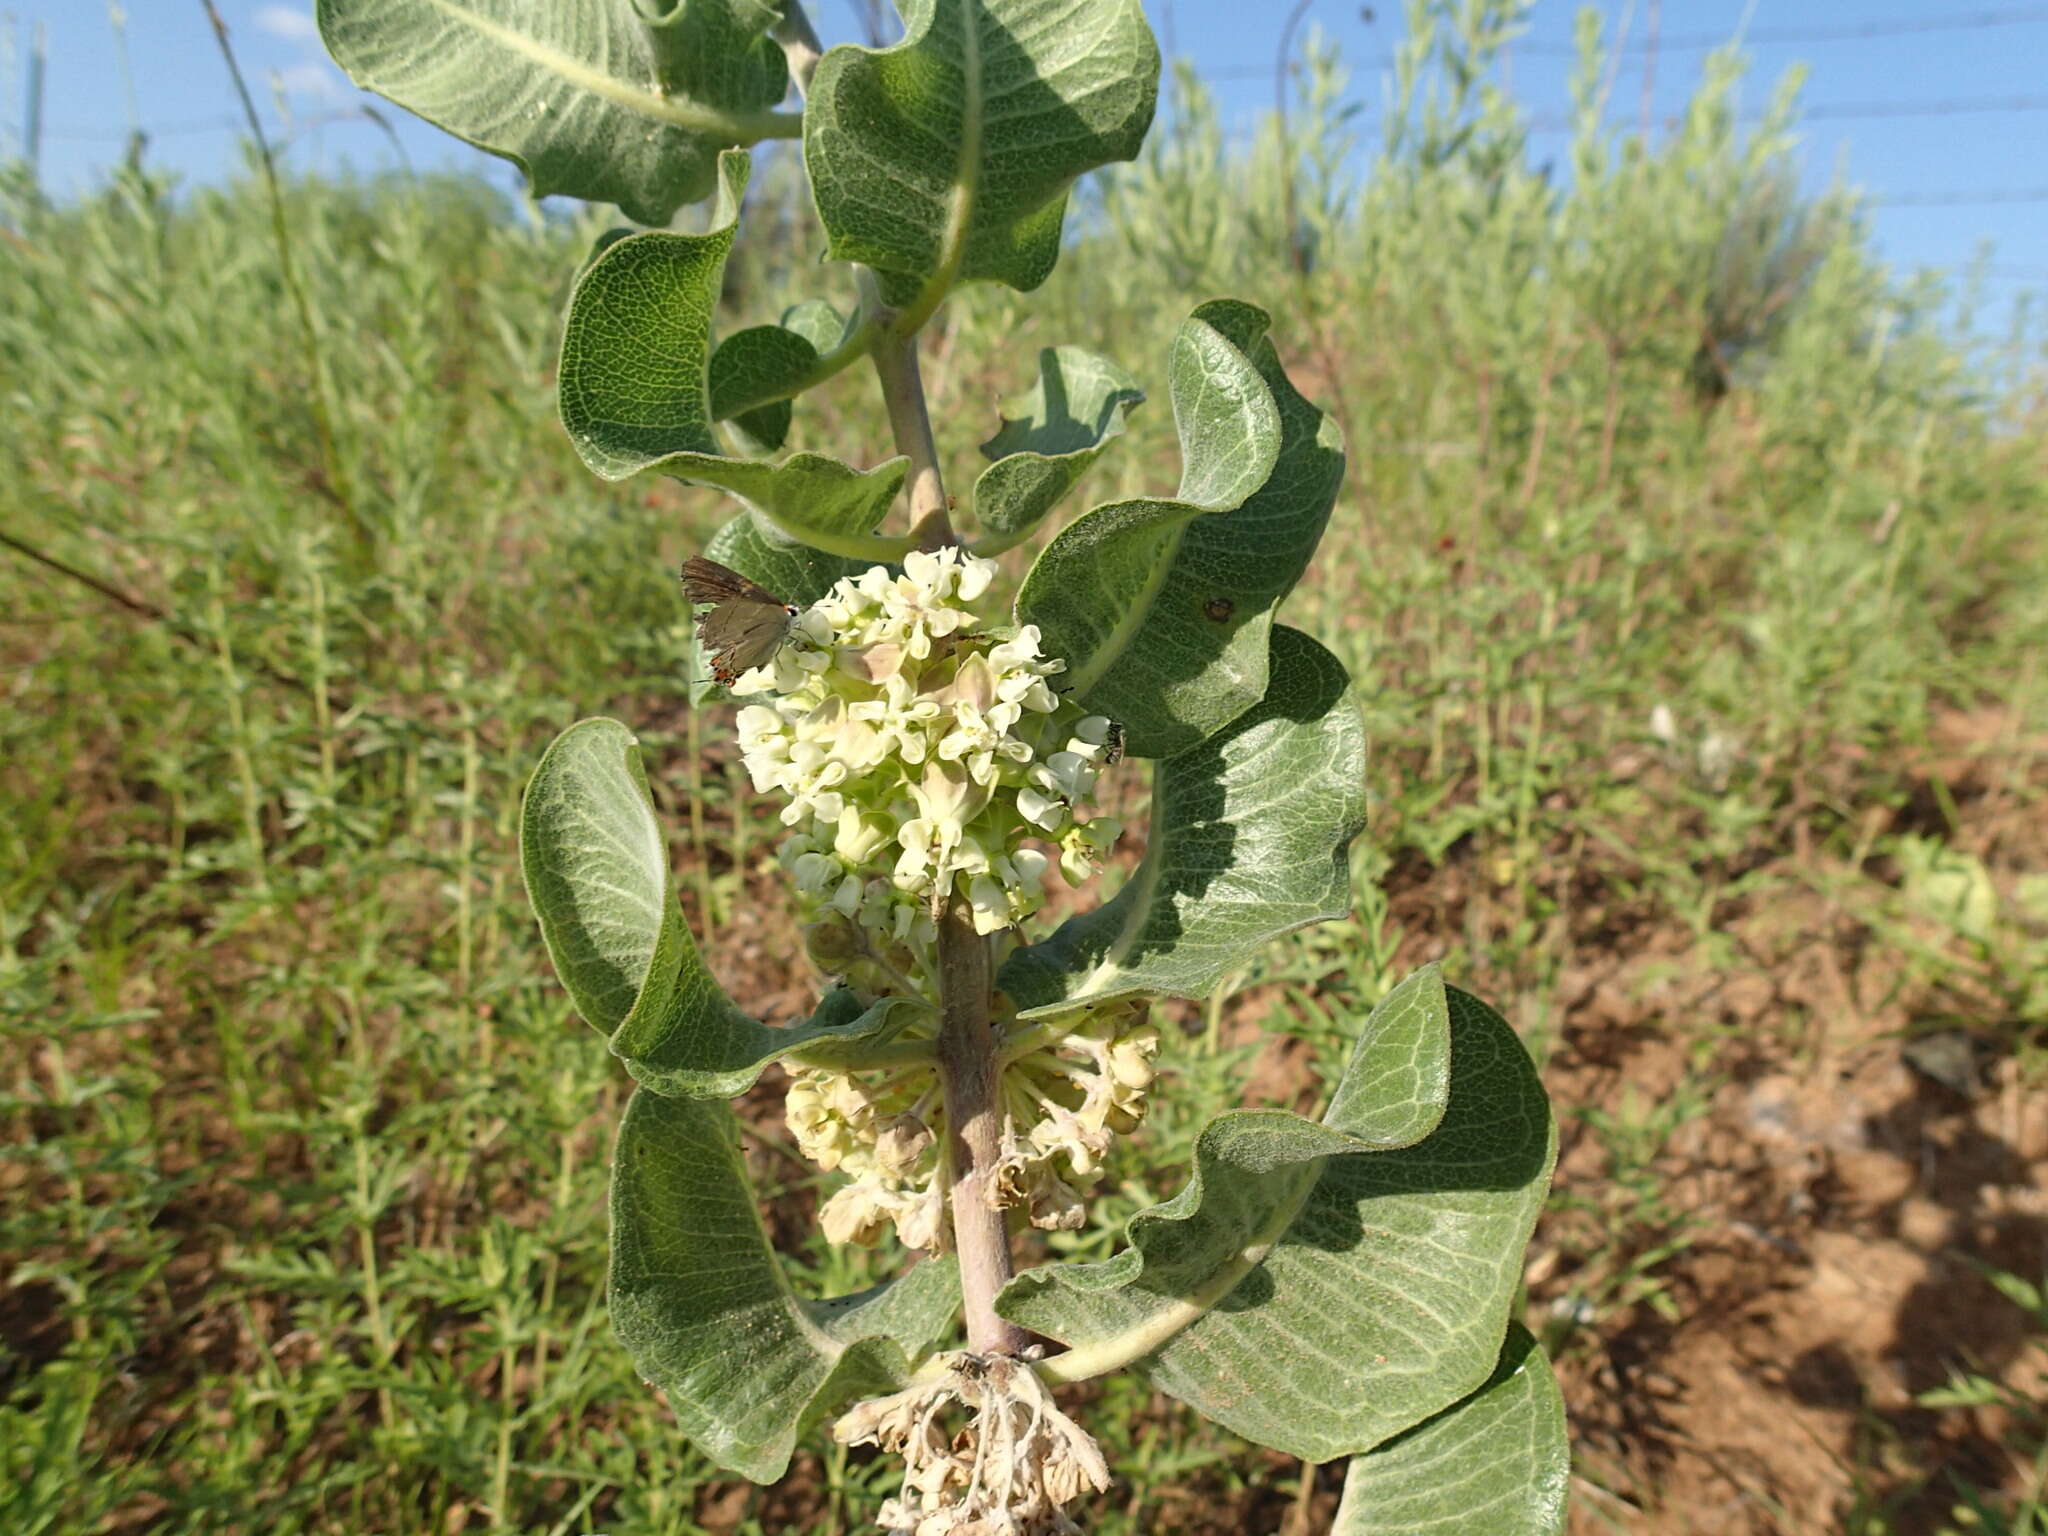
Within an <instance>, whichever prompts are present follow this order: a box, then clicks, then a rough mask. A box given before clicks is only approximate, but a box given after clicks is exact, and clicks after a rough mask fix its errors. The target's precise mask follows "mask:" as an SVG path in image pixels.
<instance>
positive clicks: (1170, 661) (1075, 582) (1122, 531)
mask: <svg viewBox="0 0 2048 1536" xmlns="http://www.w3.org/2000/svg"><path fill="white" fill-rule="evenodd" d="M1267 323H1268V317H1267V315H1266V313H1265V311H1263V310H1260V309H1256V308H1254V307H1253V306H1251V305H1249V304H1240V303H1236V302H1234V301H1231V300H1221V299H1219V300H1216V301H1214V302H1211V303H1208V304H1204V305H1202V306H1201V307H1200V308H1199V309H1197V310H1196V311H1195V314H1194V318H1193V319H1192V320H1191V321H1190V322H1189V325H1188V326H1187V327H1184V328H1183V334H1184V335H1185V334H1187V333H1188V331H1189V330H1190V329H1193V328H1196V327H1199V328H1201V329H1202V330H1205V331H1207V333H1208V334H1209V335H1210V336H1213V337H1215V338H1216V340H1217V342H1219V343H1221V345H1222V346H1224V347H1227V348H1228V349H1229V350H1230V351H1231V353H1233V354H1234V355H1236V356H1237V357H1239V358H1240V359H1243V360H1244V362H1243V366H1244V367H1245V368H1246V369H1255V370H1256V372H1257V374H1258V376H1259V377H1260V379H1261V380H1262V382H1263V384H1264V385H1265V386H1266V393H1267V396H1268V398H1269V399H1270V401H1271V402H1272V403H1273V404H1274V406H1275V416H1274V420H1275V421H1276V423H1277V426H1278V429H1279V435H1278V441H1277V442H1276V443H1274V444H1273V445H1272V446H1271V447H1269V448H1268V447H1264V446H1263V445H1262V451H1261V453H1260V454H1259V455H1258V456H1256V457H1253V456H1247V455H1246V454H1244V453H1243V452H1241V451H1239V449H1238V443H1237V440H1238V439H1239V438H1240V437H1241V435H1242V433H1243V426H1242V423H1241V421H1240V420H1239V419H1237V418H1235V417H1234V416H1233V414H1232V413H1231V412H1229V411H1227V410H1226V411H1224V412H1222V413H1220V415H1219V413H1215V412H1211V411H1204V410H1191V411H1187V412H1183V409H1182V406H1181V397H1182V393H1183V387H1184V386H1183V382H1182V368H1183V366H1184V365H1183V363H1182V360H1181V359H1180V357H1178V356H1176V359H1175V366H1174V373H1173V380H1174V386H1175V408H1174V420H1175V422H1176V424H1177V425H1178V426H1179V428H1180V434H1181V443H1182V450H1181V451H1182V454H1183V456H1184V457H1186V458H1187V459H1188V460H1189V462H1190V463H1191V464H1192V463H1195V462H1197V461H1199V462H1201V463H1202V464H1203V465H1205V466H1214V468H1215V470H1216V471H1217V472H1222V471H1226V470H1227V471H1228V472H1229V473H1230V474H1231V475H1232V476H1233V477H1234V478H1233V479H1231V480H1230V481H1228V482H1227V483H1223V484H1218V485H1216V486H1215V487H1213V488H1207V487H1205V493H1204V494H1199V495H1198V494H1195V493H1193V492H1191V491H1190V489H1189V486H1188V484H1187V483H1186V482H1185V481H1184V483H1183V486H1182V491H1181V498H1180V500H1179V501H1177V502H1160V501H1132V502H1112V503H1110V504H1109V505H1107V506H1102V507H1097V508H1095V509H1094V510H1093V511H1091V512H1087V513H1084V514H1083V515H1082V516H1080V517H1078V518H1076V519H1075V520H1074V521H1073V522H1072V523H1070V524H1068V525H1067V527H1066V528H1064V529H1062V530H1061V531H1060V533H1059V535H1058V536H1057V537H1055V538H1054V539H1053V540H1052V542H1051V543H1050V544H1048V545H1047V546H1046V548H1045V551H1044V552H1043V553H1042V554H1041V555H1040V556H1039V558H1038V563H1037V564H1036V565H1034V566H1033V567H1032V569H1031V573H1030V574H1029V575H1028V576H1027V577H1026V578H1025V580H1024V585H1023V587H1022V588H1021V589H1020V590H1019V592H1018V595H1017V617H1018V619H1019V621H1020V622H1024V623H1032V624H1036V625H1038V626H1039V629H1040V631H1041V633H1042V634H1043V635H1044V636H1045V637H1046V642H1045V649H1046V651H1047V653H1048V654H1049V655H1054V656H1063V657H1065V658H1066V659H1067V662H1068V668H1069V670H1068V678H1067V680H1068V683H1069V685H1070V686H1071V688H1072V690H1073V693H1074V696H1075V697H1076V698H1077V699H1079V700H1080V701H1081V702H1082V703H1084V704H1086V705H1087V706H1088V707H1089V708H1090V709H1092V710H1094V711H1096V712H1098V713H1100V714H1105V715H1109V716H1110V717H1112V718H1113V719H1115V720H1118V721H1120V722H1121V723H1122V724H1123V726H1124V730H1125V734H1126V739H1127V741H1128V745H1129V750H1130V751H1131V752H1132V753H1133V754H1134V755H1136V756H1139V757H1171V756H1173V755H1174V754H1175V753H1177V752H1184V751H1186V750H1188V748H1190V747H1192V746H1194V745H1195V744H1196V743H1197V742H1199V741H1202V740H1204V739H1205V738H1206V737H1208V736H1210V735H1212V734H1213V733H1214V732H1216V731H1217V730H1219V729H1221V728H1222V727H1223V726H1224V725H1226V724H1228V723H1229V722H1230V721H1232V720H1234V719H1236V718H1237V716H1238V715H1240V714H1242V713H1243V712H1244V711H1245V710H1246V709H1248V708H1249V707H1250V706H1251V705H1252V704H1254V703H1256V702H1257V701H1258V700H1259V699H1260V698H1261V697H1263V696H1264V694H1265V691H1266V678H1267V667H1268V662H1267V655H1266V652H1267V645H1268V641H1269V638H1270V635H1271V631H1272V626H1273V622H1274V619H1273V616H1274V613H1275V611H1276V610H1277V609H1278V607H1279V605H1280V603H1281V601H1282V599H1284V598H1285V597H1286V596H1287V594H1288V593H1289V592H1290V591H1292V590H1293V588H1294V584H1295V583H1296V582H1297V581H1299V580H1300V579H1301V574H1302V572H1303V571H1304V570H1306V569H1307V567H1308V560H1309V556H1310V555H1311V554H1313V553H1314V551H1315V547H1316V544H1317V542H1318V541H1319V540H1320V539H1321V538H1322V533H1323V528H1324V526H1325V524H1327V522H1328V521H1329V516H1330V509H1331V507H1332V506H1333V505H1334V504H1335V501H1336V496H1337V488H1338V486H1339V485H1340V484H1341V483H1342V481H1343V477H1344V453H1343V444H1342V436H1341V434H1340V433H1339V432H1338V430H1337V426H1336V423H1335V422H1334V421H1332V420H1331V419H1330V418H1329V417H1328V416H1326V415H1325V414H1324V413H1323V412H1322V411H1320V410H1318V409H1317V408H1316V407H1315V406H1314V405H1311V404H1310V403H1309V402H1308V401H1307V400H1305V399H1304V398H1303V397H1302V396H1301V395H1300V394H1299V393H1298V392H1297V391H1296V390H1295V388H1294V386H1293V385H1292V384H1291V383H1290V382H1289V381H1288V378H1287V373H1286V370H1285V369H1283V368H1282V367H1281V366H1280V359H1279V355H1278V354H1277V353H1276V352H1275V351H1274V349H1273V345H1272V343H1271V342H1270V341H1269V340H1267V339H1266V335H1265V332H1266V326H1267ZM1212 379H1214V380H1216V381H1217V382H1221V377H1220V376H1217V375H1203V376H1201V377H1199V378H1198V379H1197V381H1196V384H1195V385H1192V386H1188V391H1189V392H1191V393H1193V392H1195V391H1196V390H1197V389H1206V388H1207V387H1209V386H1210V383H1211V380H1212ZM1227 392H1228V393H1229V394H1231V395H1232V396H1239V395H1242V393H1243V390H1242V386H1241V384H1239V383H1238V382H1237V381H1236V380H1235V379H1234V378H1233V379H1232V380H1231V381H1230V383H1229V384H1228V385H1227ZM1246 481H1249V484H1246V483H1245V482H1246ZM1202 512H1208V513H1210V514H1212V515H1209V516H1200V515H1197V514H1199V513H1202Z"/></svg>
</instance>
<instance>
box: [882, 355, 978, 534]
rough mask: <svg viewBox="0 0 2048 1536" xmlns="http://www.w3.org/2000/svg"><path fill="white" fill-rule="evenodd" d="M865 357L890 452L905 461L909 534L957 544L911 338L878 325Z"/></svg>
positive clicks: (921, 379)
mask: <svg viewBox="0 0 2048 1536" xmlns="http://www.w3.org/2000/svg"><path fill="white" fill-rule="evenodd" d="M870 355H871V356H872V357H873V358H874V360H875V373H876V376H877V377H879V378H880V379H881V381H882V403H883V405H884V406H886V407H887V408H888V412H889V430H890V432H891V433H892V434H893V435H894V436H895V439H896V451H897V452H898V453H901V454H904V455H906V456H907V457H908V458H909V460H910V477H909V480H908V481H907V482H906V483H907V485H908V487H909V490H910V536H911V537H912V538H913V539H915V540H917V547H918V548H919V549H937V548H939V547H940V546H941V545H944V544H957V543H959V542H960V539H959V536H958V535H957V534H955V533H954V532H953V521H952V519H951V518H950V517H948V516H947V513H946V482H945V480H944V478H943V477H942V476H941V475H940V473H939V450H938V445H937V444H936V443H935V442H933V440H932V419H931V415H930V413H929V412H928V411H927V410H926V409H925V403H924V380H923V378H922V377H920V376H919V374H918V371H917V336H916V334H915V333H912V334H911V335H908V336H899V335H897V334H896V333H895V332H894V331H892V330H891V329H890V328H889V326H888V325H887V324H886V323H884V324H883V325H882V327H881V329H880V330H878V331H877V332H876V334H875V342H874V348H873V351H872V352H871V354H870Z"/></svg>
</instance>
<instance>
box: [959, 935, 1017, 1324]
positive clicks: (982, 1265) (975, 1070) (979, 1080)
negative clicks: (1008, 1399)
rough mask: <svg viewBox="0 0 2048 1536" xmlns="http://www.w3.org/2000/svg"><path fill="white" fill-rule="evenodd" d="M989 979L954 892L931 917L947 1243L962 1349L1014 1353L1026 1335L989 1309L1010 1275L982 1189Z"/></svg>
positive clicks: (988, 1130)
mask: <svg viewBox="0 0 2048 1536" xmlns="http://www.w3.org/2000/svg"><path fill="white" fill-rule="evenodd" d="M992 979H993V978H992V974H991V968H990V965H989V953H988V940H987V939H985V938H983V937H982V936H981V935H980V934H978V933H976V932H975V931H974V923H973V921H972V920H971V919H970V918H969V917H968V916H967V914H966V910H965V907H964V904H963V903H962V902H961V901H960V898H959V897H957V896H956V897H954V898H953V900H952V902H951V903H950V904H949V905H948V906H947V909H946V912H945V915H944V916H943V917H941V918H940V919H939V1041H938V1045H939V1081H940V1083H941V1084H943V1085H944V1088H945V1094H946V1124H947V1126H948V1127H950V1131H949V1135H950V1137H951V1146H950V1148H949V1149H948V1151H949V1159H948V1160H949V1163H950V1165H951V1172H952V1181H953V1187H952V1189H951V1190H950V1191H949V1192H948V1195H949V1199H950V1202H951V1205H952V1208H953V1245H954V1247H955V1248H956V1249H957V1250H958V1251H959V1255H960V1299H961V1305H962V1308H963V1310H964V1311H965V1313H966V1315H967V1347H968V1348H969V1349H971V1350H973V1351H974V1352H975V1353H976V1354H978V1355H987V1354H1005V1355H1014V1354H1017V1353H1018V1352H1019V1351H1021V1350H1022V1349H1023V1348H1024V1346H1025V1344H1026V1343H1027V1342H1028V1338H1027V1336H1026V1334H1025V1333H1024V1330H1023V1329H1021V1328H1019V1327H1017V1325H1016V1324H1014V1323H1010V1322H1005V1321H1004V1320H1003V1319H1002V1318H1000V1317H998V1316H997V1315H996V1297H997V1295H998V1294H1000V1293H1001V1291H1002V1289H1003V1287H1004V1285H1006V1284H1007V1283H1008V1282H1009V1279H1010V1276H1011V1274H1012V1273H1013V1271H1012V1270H1011V1268H1010V1232H1009V1225H1008V1223H1007V1222H1006V1221H1005V1220H1004V1216H1003V1213H1002V1212H1001V1211H999V1210H997V1209H996V1208H995V1207H994V1206H993V1205H991V1204H990V1203H989V1201H988V1199H987V1197H986V1196H985V1195H984V1194H983V1192H982V1188H983V1183H984V1181H985V1180H986V1178H987V1176H988V1173H989V1171H990V1170H991V1169H993V1168H994V1167H995V1163H996V1157H997V1155H998V1150H999V1148H998V1143H999V1141H1000V1139H1001V1137H1002V1116H1001V1113H1000V1111H999V1109H998V1107H997V1098H996V1092H997V1083H998V1081H999V1068H998V1067H997V1063H996V1032H995V1023H994V1021H993V1020H992V1019H991V1018H990V1017H989V990H990V986H991V982H992Z"/></svg>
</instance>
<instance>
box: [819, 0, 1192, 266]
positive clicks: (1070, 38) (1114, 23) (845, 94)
mask: <svg viewBox="0 0 2048 1536" xmlns="http://www.w3.org/2000/svg"><path fill="white" fill-rule="evenodd" d="M898 9H899V10H900V11H901V12H902V15H903V33H904V35H903V41H902V42H900V43H897V44H896V45H894V46H893V47H889V48H881V49H873V48H860V47H854V46H850V45H847V46H841V47H837V48H834V49H832V50H830V51H829V52H828V53H826V55H825V57H824V58H823V60H821V61H820V62H819V65H818V70H817V74H816V76H815V77H814V78H813V79H812V81H811V90H810V98H809V102H808V104H807V106H806V107H805V110H804V163H805V166H806V168H807V169H808V170H809V172H810V177H811V188H812V192H813V195H814V196H815V198H816V201H817V206H818V214H819V217H820V219H821V220H822V221H823V223H824V225H825V232H826V235H827V237H828V238H829V241H830V254H831V255H832V256H834V257H836V258H838V259H839V260H842V261H858V262H861V263H864V264H865V265H867V266H870V267H873V268H874V269H875V270H876V272H877V273H878V274H879V276H880V277H881V280H882V291H883V295H884V297H885V299H886V300H887V301H888V302H889V303H891V304H894V305H899V306H919V307H922V306H925V305H928V304H930V303H934V302H936V299H937V297H938V296H939V295H941V294H943V293H944V291H945V289H946V288H948V287H950V286H951V285H952V284H953V283H955V282H959V281H963V280H965V279H968V278H988V279H992V280H994V281H996V282H1002V283H1007V284H1009V285H1010V286H1011V287H1013V288H1019V289H1025V290H1029V289H1032V288H1036V287H1037V286H1038V285H1039V284H1040V283H1042V282H1044V281H1045V278H1046V276H1047V274H1048V273H1050V272H1051V271H1052V268H1053V263H1054V262H1055V261H1056V260H1057V259H1058V256H1059V242H1060V223H1061V220H1062V219H1063V217H1064V216H1065V212H1066V202H1067V189H1068V188H1069V187H1070V186H1072V185H1073V183H1074V180H1075V178H1076V177H1078V176H1080V175H1081V174H1083V173H1084V172H1086V171H1091V170H1093V169H1095V168H1096V167H1097V166H1101V165H1107V164H1109V163H1110V162H1111V161H1115V160H1128V159H1130V158H1132V157H1133V156H1134V155H1136V154H1137V152H1138V146H1139V145H1140V144H1141V143H1143V141H1144V138H1145V130H1146V129H1147V128H1149V127H1150V126H1151V123H1152V112H1153V108H1154V106H1155V105H1156V104H1157V100H1158V94H1159V47H1158V44H1157V43H1155V42H1154V41H1153V38H1152V30H1151V28H1150V27H1148V26H1147V25H1146V24H1145V16H1144V12H1143V9H1142V8H1141V6H1140V5H1139V3H1138V0H899V5H898Z"/></svg>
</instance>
